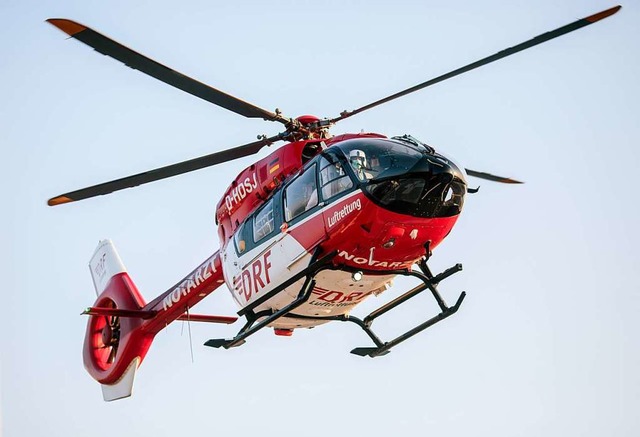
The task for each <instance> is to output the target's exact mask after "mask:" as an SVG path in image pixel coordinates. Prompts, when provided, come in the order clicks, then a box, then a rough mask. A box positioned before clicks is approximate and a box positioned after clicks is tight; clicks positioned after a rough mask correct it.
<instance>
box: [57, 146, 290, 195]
mask: <svg viewBox="0 0 640 437" xmlns="http://www.w3.org/2000/svg"><path fill="white" fill-rule="evenodd" d="M283 137H284V134H278V135H275V136H272V137H270V138H262V139H260V140H258V141H254V142H253V143H249V144H245V145H243V146H238V147H234V148H232V149H227V150H223V151H222V152H216V153H212V154H210V155H205V156H201V157H199V158H194V159H190V160H188V161H183V162H179V163H177V164H172V165H168V166H166V167H160V168H156V169H155V170H150V171H146V172H143V173H138V174H136V175H133V176H127V177H125V178H121V179H116V180H114V181H110V182H104V183H102V184H98V185H94V186H91V187H87V188H83V189H81V190H77V191H71V192H69V193H65V194H61V195H59V196H56V197H53V198H51V199H49V201H48V202H47V204H48V205H49V206H55V205H61V204H63V203H69V202H75V201H77V200H82V199H88V198H90V197H95V196H100V195H103V194H109V193H113V192H114V191H118V190H123V189H125V188H131V187H136V186H138V185H142V184H146V183H149V182H153V181H158V180H160V179H166V178H170V177H172V176H177V175H179V174H183V173H187V172H190V171H194V170H199V169H201V168H205V167H210V166H212V165H216V164H220V163H222V162H226V161H231V160H232V159H236V158H241V157H243V156H248V155H253V154H254V153H257V152H258V151H259V150H260V149H261V148H263V147H264V146H268V145H271V144H273V143H274V142H276V141H279V140H281V139H283Z"/></svg>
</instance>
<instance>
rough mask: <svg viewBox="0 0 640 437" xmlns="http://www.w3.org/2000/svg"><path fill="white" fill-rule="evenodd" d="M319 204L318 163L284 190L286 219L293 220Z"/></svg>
mask: <svg viewBox="0 0 640 437" xmlns="http://www.w3.org/2000/svg"><path fill="white" fill-rule="evenodd" d="M317 204H318V187H317V184H316V165H315V164H314V165H312V166H311V167H309V168H308V169H307V170H305V172H304V173H302V174H301V175H300V176H298V177H297V178H296V179H294V180H293V182H291V183H290V184H289V185H288V186H287V188H285V192H284V219H285V221H291V220H293V219H294V218H296V217H298V216H299V215H300V214H303V213H304V212H306V211H309V210H310V209H311V208H313V207H314V206H316V205H317Z"/></svg>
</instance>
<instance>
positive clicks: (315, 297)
mask: <svg viewBox="0 0 640 437" xmlns="http://www.w3.org/2000/svg"><path fill="white" fill-rule="evenodd" d="M400 138H402V137H396V138H394V139H389V138H386V137H383V136H381V135H377V134H361V135H357V134H349V135H345V136H341V137H339V138H337V139H329V140H324V141H322V142H320V147H317V148H316V149H315V156H314V157H308V156H307V157H306V159H307V160H306V162H304V163H303V161H305V157H304V156H303V151H304V150H307V151H308V150H309V149H308V147H307V148H306V149H305V147H306V146H307V145H308V143H310V144H314V145H315V143H317V141H312V140H309V141H302V142H296V143H290V144H288V145H285V147H283V148H281V149H279V150H278V151H276V152H274V153H273V154H272V155H269V156H268V157H267V158H265V159H263V160H261V161H260V162H258V163H257V164H255V165H253V166H251V167H249V168H248V169H246V170H244V171H243V172H241V173H240V175H239V176H238V178H237V179H236V181H234V183H232V184H231V186H230V187H229V189H228V190H227V192H226V194H225V196H224V198H223V199H222V200H221V202H220V203H219V205H218V215H217V219H218V223H219V226H220V229H219V234H220V237H221V239H222V241H221V247H222V249H221V256H222V265H223V272H224V277H225V281H226V284H227V287H228V288H229V290H230V291H231V294H232V296H233V298H234V300H235V301H236V303H237V304H238V306H239V307H241V308H244V307H246V306H247V305H249V304H251V303H253V302H255V301H256V300H257V299H259V298H260V297H262V296H264V295H265V294H267V293H268V292H270V291H271V290H273V289H274V288H275V287H278V286H279V285H280V284H283V283H285V282H286V281H287V280H288V279H290V278H292V277H293V276H295V275H296V274H297V273H299V272H300V271H302V270H303V269H304V268H306V267H307V266H308V265H309V263H310V261H311V259H312V256H313V254H314V252H316V251H317V250H319V251H320V252H321V253H332V252H334V253H335V254H336V255H335V257H334V259H333V261H332V268H331V269H327V270H324V271H322V272H320V273H318V274H317V275H316V277H315V286H314V288H313V290H312V292H311V293H312V294H311V296H310V298H309V299H308V300H307V301H306V302H305V303H304V304H303V305H301V306H299V307H298V308H296V311H295V313H294V314H292V315H290V316H289V317H283V318H280V319H278V320H277V321H275V322H274V323H273V324H272V326H274V327H275V328H277V329H278V331H277V332H282V330H285V331H286V330H291V329H294V328H299V327H311V326H315V325H318V324H321V323H326V321H328V320H322V317H327V316H336V315H340V314H345V313H348V312H349V311H350V310H351V309H353V308H354V307H355V306H356V305H358V304H359V303H361V302H363V301H364V300H365V299H366V298H367V297H369V296H371V295H377V294H379V293H381V292H383V291H384V290H386V289H387V288H388V287H389V286H390V285H391V282H392V280H393V278H394V277H395V276H396V274H397V272H398V271H400V270H407V269H410V268H411V265H412V264H414V263H415V262H416V261H417V260H419V259H420V258H422V257H424V256H425V254H426V251H427V250H430V249H433V248H435V247H436V246H437V245H438V244H440V242H442V240H443V239H444V238H445V237H446V236H447V235H448V234H449V232H450V231H451V229H452V228H453V226H454V224H455V223H456V221H457V219H458V216H459V214H460V212H461V210H462V205H463V201H464V195H465V193H466V181H465V177H464V173H462V171H461V170H460V169H459V168H458V167H457V166H456V165H455V164H454V163H453V162H452V161H451V160H449V159H447V158H445V157H443V156H442V155H439V154H438V153H436V152H435V151H434V150H433V149H432V148H431V147H429V146H427V145H424V144H422V143H419V142H417V141H415V140H414V139H411V141H413V142H411V141H409V140H408V139H400ZM406 138H410V137H406ZM288 146H289V147H290V150H287V147H288ZM291 150H293V151H296V152H298V153H299V154H298V155H297V158H296V155H295V154H294V153H291V155H292V156H294V158H295V159H297V162H299V165H298V167H297V168H296V165H295V164H293V165H292V164H291V163H290V162H289V161H288V160H287V158H286V157H287V156H288V154H289V153H290V151H291ZM277 163H281V164H282V167H281V169H277V170H276V171H273V172H272V173H271V178H270V179H267V180H264V179H263V178H260V177H259V174H260V173H261V171H262V165H266V166H267V167H270V169H273V168H275V166H276V165H278V164H277ZM268 170H269V168H268V169H267V172H266V173H267V174H269V171H268ZM262 173H265V172H264V171H262ZM283 175H284V176H283ZM274 180H275V181H276V182H275V183H274V182H273V181H274ZM269 183H271V185H270V186H271V187H272V191H271V192H268V193H267V194H266V195H265V192H266V191H268V187H269V185H268V184H269ZM245 204H246V205H251V206H249V207H245ZM245 208H246V209H249V208H252V209H251V211H250V212H248V213H243V211H245V210H246V209H245ZM229 212H230V213H229ZM241 214H242V215H244V217H241V216H240V215H241ZM230 231H231V232H230ZM302 284H303V279H300V280H298V281H296V282H294V283H293V284H291V285H290V286H288V287H286V288H284V289H283V290H282V291H281V292H279V293H277V295H275V296H274V297H273V298H270V299H268V300H267V301H266V302H264V303H262V304H261V305H259V306H258V307H256V308H255V311H262V310H278V309H281V308H283V307H285V306H286V305H288V304H289V303H291V302H292V301H293V300H294V299H295V298H296V296H297V295H298V293H299V290H300V288H301V287H302ZM296 315H300V316H302V317H300V318H296V317H295V316H296Z"/></svg>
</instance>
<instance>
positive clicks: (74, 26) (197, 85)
mask: <svg viewBox="0 0 640 437" xmlns="http://www.w3.org/2000/svg"><path fill="white" fill-rule="evenodd" d="M47 21H48V22H49V23H51V24H53V25H54V26H56V27H57V28H58V29H60V30H62V31H63V32H65V33H66V34H67V35H69V36H70V37H72V38H75V39H77V40H79V41H82V42H83V43H85V44H87V45H88V46H90V47H93V48H94V49H95V50H96V51H98V52H99V53H102V54H103V55H107V56H111V57H112V58H114V59H116V60H118V61H120V62H123V63H124V64H125V65H127V66H129V67H131V68H133V69H135V70H140V71H141V72H143V73H145V74H148V75H149V76H151V77H155V78H156V79H158V80H160V81H162V82H164V83H166V84H169V85H171V86H174V87H176V88H179V89H181V90H182V91H185V92H187V93H189V94H192V95H194V96H196V97H200V98H201V99H204V100H206V101H207V102H211V103H213V104H214V105H218V106H221V107H223V108H225V109H228V110H229V111H233V112H235V113H236V114H240V115H243V116H245V117H249V118H263V119H265V120H271V121H278V122H280V123H282V124H286V123H288V122H289V120H287V119H285V118H284V117H282V116H281V115H279V114H276V113H273V112H271V111H267V110H266V109H262V108H259V107H258V106H255V105H252V104H251V103H248V102H245V101H244V100H240V99H238V98H236V97H233V96H231V95H229V94H226V93H224V92H222V91H220V90H217V89H215V88H213V87H210V86H209V85H205V84H204V83H202V82H198V81H197V80H195V79H192V78H190V77H188V76H185V75H184V74H182V73H179V72H177V71H175V70H172V69H171V68H169V67H166V66H164V65H162V64H160V63H158V62H156V61H154V60H152V59H150V58H147V57H146V56H144V55H142V54H140V53H138V52H135V51H133V50H131V49H130V48H128V47H125V46H123V45H122V44H120V43H118V42H116V41H114V40H112V39H110V38H108V37H106V36H104V35H102V34H100V33H98V32H96V31H95V30H93V29H90V28H88V27H86V26H83V25H82V24H79V23H76V22H75V21H71V20H67V19H63V18H50V19H48V20H47Z"/></svg>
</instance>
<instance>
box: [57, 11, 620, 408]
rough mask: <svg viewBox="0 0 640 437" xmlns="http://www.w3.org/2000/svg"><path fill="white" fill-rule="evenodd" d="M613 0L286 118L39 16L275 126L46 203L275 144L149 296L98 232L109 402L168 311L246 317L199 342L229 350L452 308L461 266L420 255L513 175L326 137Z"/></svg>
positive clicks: (96, 365) (95, 321)
mask: <svg viewBox="0 0 640 437" xmlns="http://www.w3.org/2000/svg"><path fill="white" fill-rule="evenodd" d="M620 9H621V6H615V7H612V8H610V9H607V10H604V11H602V12H599V13H596V14H593V15H590V16H588V17H586V18H583V19H579V20H576V21H574V22H572V23H569V24H567V25H565V26H562V27H559V28H557V29H554V30H552V31H549V32H546V33H544V34H541V35H539V36H536V37H534V38H532V39H530V40H527V41H525V42H522V43H520V44H517V45H515V46H513V47H510V48H507V49H505V50H503V51H500V52H498V53H495V54H493V55H491V56H487V57H485V58H482V59H480V60H478V61H475V62H473V63H470V64H467V65H465V66H463V67H460V68H458V69H455V70H453V71H450V72H448V73H445V74H443V75H440V76H438V77H435V78H433V79H430V80H427V81H425V82H422V83H420V84H417V85H415V86H412V87H410V88H407V89H405V90H402V91H400V92H397V93H395V94H392V95H390V96H387V97H384V98H382V99H379V100H376V101H374V102H372V103H369V104H367V105H364V106H361V107H359V108H357V109H354V110H345V111H343V112H341V113H340V114H339V115H338V116H336V117H333V118H319V117H316V116H314V115H301V116H298V117H295V118H289V117H286V116H284V115H283V114H282V112H281V111H280V110H279V109H276V110H275V111H269V110H266V109H263V108H260V107H258V106H255V105H253V104H251V103H249V102H246V101H244V100H241V99H239V98H236V97H234V96H231V95H229V94H227V93H224V92H222V91H220V90H218V89H216V88H213V87H211V86H209V85H206V84H204V83H202V82H199V81H197V80H195V79H192V78H190V77H188V76H185V75H183V74H182V73H179V72H177V71H175V70H173V69H171V68H169V67H166V66H164V65H162V64H160V63H158V62H156V61H154V60H152V59H150V58H148V57H146V56H144V55H142V54H140V53H138V52H135V51H133V50H131V49H129V48H127V47H125V46H124V45H122V44H120V43H118V42H116V41H114V40H112V39H110V38H109V37H107V36H105V35H103V34H101V33H98V32H96V31H95V30H93V29H91V28H89V27H87V26H84V25H82V24H79V23H77V22H75V21H72V20H68V19H63V18H51V19H48V20H47V21H48V22H49V23H50V24H52V25H54V26H56V27H57V28H59V29H60V30H62V31H63V32H65V33H66V34H67V35H68V36H69V37H71V38H74V39H77V40H79V41H81V42H83V43H84V44H86V45H88V46H90V47H92V48H93V49H95V50H96V51H98V52H99V53H101V54H103V55H107V56H110V57H112V58H114V59H116V60H118V61H120V62H122V63H124V64H125V65H127V66H129V67H131V68H133V69H136V70H139V71H141V72H143V73H145V74H147V75H149V76H151V77H153V78H155V79H157V80H160V81H162V82H164V83H166V84H168V85H171V86H173V87H176V88H178V89H181V90H183V91H185V92H187V93H189V94H192V95H194V96H196V97H199V98H201V99H203V100H206V101H208V102H210V103H212V104H214V105H217V106H220V107H222V108H225V109H227V110H229V111H232V112H234V113H236V114H239V115H242V116H244V117H247V118H258V119H263V120H265V121H271V122H275V123H278V124H281V125H283V126H284V130H283V131H282V132H279V133H277V134H275V135H273V136H269V137H268V136H266V135H260V136H258V138H257V140H256V141H253V142H250V143H247V144H244V145H241V146H237V147H233V148H229V149H226V150H223V151H218V152H215V153H211V154H209V155H205V156H201V157H198V158H194V159H190V160H187V161H182V162H179V163H176V164H172V165H168V166H165V167H161V168H157V169H153V170H150V171H147V172H143V173H139V174H135V175H132V176H128V177H124V178H120V179H116V180H113V181H109V182H105V183H101V184H98V185H94V186H90V187H87V188H83V189H79V190H75V191H70V192H67V193H65V194H61V195H59V196H55V197H53V198H51V199H49V200H48V205H49V206H56V205H61V204H66V203H71V202H75V201H79V200H84V199H88V198H91V197H95V196H99V195H105V194H109V193H112V192H114V191H118V190H122V189H125V188H131V187H135V186H138V185H142V184H146V183H150V182H153V181H157V180H160V179H165V178H169V177H173V176H177V175H180V174H183V173H187V172H191V171H195V170H199V169H203V168H206V167H210V166H214V165H217V164H221V163H225V162H229V161H232V160H234V159H237V158H241V157H245V156H250V155H254V154H256V153H258V152H259V151H260V150H262V149H263V148H264V147H267V146H271V145H273V144H275V143H278V142H284V144H283V145H281V146H280V147H279V148H277V149H275V150H274V151H273V152H272V153H270V154H269V155H268V156H266V157H264V158H262V159H260V160H259V161H257V162H255V163H253V164H251V165H250V166H248V167H247V168H245V169H244V170H242V171H241V172H240V173H239V174H238V176H237V177H236V178H235V179H234V180H233V181H232V182H231V184H230V185H229V187H228V188H227V189H226V190H225V192H224V194H223V196H222V198H221V199H220V201H219V202H218V204H217V207H216V213H215V223H216V225H217V227H218V237H219V240H220V249H219V250H217V251H216V252H214V253H213V254H212V255H211V256H209V257H208V258H207V259H206V260H204V262H202V263H201V264H200V265H199V266H197V267H196V268H195V269H194V270H193V271H191V272H190V273H189V274H187V275H186V276H185V277H184V278H183V279H182V280H180V281H178V282H177V283H176V284H175V285H173V286H172V287H170V288H168V289H167V290H166V291H165V292H164V293H161V294H160V295H158V296H157V297H156V298H154V299H153V300H151V301H150V302H147V301H146V300H145V299H144V297H143V296H142V294H141V293H140V291H139V290H138V289H137V287H136V285H135V283H134V282H133V281H132V279H131V277H130V276H129V274H128V272H127V269H126V268H125V266H124V263H123V262H122V260H121V259H120V257H119V255H118V253H117V251H116V249H115V247H114V245H113V243H112V242H111V241H110V240H103V241H101V242H100V243H99V244H98V247H97V248H96V250H95V252H94V254H93V256H92V257H91V259H90V262H89V268H90V272H91V277H92V280H93V284H94V288H95V291H96V294H97V299H96V301H95V302H94V304H93V305H92V306H91V307H88V308H86V309H85V310H84V311H83V313H82V314H84V315H87V316H88V322H87V328H86V332H85V338H84V345H83V362H84V366H85V368H86V370H87V372H88V373H89V375H90V376H91V377H92V378H93V379H95V380H96V381H97V382H98V383H100V385H101V387H102V392H103V398H104V400H105V401H113V400H116V399H121V398H125V397H128V396H131V394H132V390H133V382H134V379H135V374H136V372H137V369H138V367H139V366H140V364H141V363H142V361H143V360H144V358H145V356H146V353H147V351H148V349H149V347H150V346H151V343H152V342H153V339H154V337H155V335H156V334H157V333H158V332H160V331H161V330H162V329H164V328H165V327H166V326H167V325H168V324H170V323H172V322H173V321H176V320H182V321H188V322H208V323H216V324H232V323H235V322H236V321H238V318H239V317H243V318H244V319H245V323H244V325H243V326H242V327H241V328H240V329H239V330H238V332H237V334H236V335H234V336H233V337H232V338H214V339H210V340H208V341H207V342H205V345H206V346H209V347H213V348H223V349H229V348H233V347H238V346H241V345H242V344H244V343H245V342H246V339H247V338H248V337H249V336H252V335H253V334H255V333H257V332H258V331H261V330H263V329H264V328H267V327H269V328H273V332H274V333H275V334H276V335H278V336H291V335H292V334H293V333H294V331H295V330H296V329H303V328H312V327H315V326H319V325H323V324H326V323H329V322H334V321H339V322H348V323H352V324H355V325H356V326H358V327H359V328H360V329H361V330H362V331H363V332H364V333H365V334H366V335H367V337H368V338H369V339H370V341H371V342H372V343H373V345H372V346H365V347H356V348H354V349H353V350H351V353H353V354H355V355H358V356H362V357H366V356H368V357H371V358H374V357H379V356H383V355H386V354H388V353H389V352H390V351H391V349H392V348H394V347H395V346H397V345H398V344H400V343H402V342H404V341H406V340H408V339H409V338H411V337H413V336H415V335H416V334H418V333H420V332H422V331H424V330H426V329H427V328H429V327H431V326H433V325H434V324H436V323H439V322H440V321H442V320H444V319H446V318H448V317H450V316H452V315H453V314H455V313H456V312H457V311H458V309H459V308H460V306H461V304H462V303H463V301H464V299H465V296H466V293H465V292H464V291H463V292H461V294H460V295H459V296H458V297H457V299H456V300H455V303H454V304H452V305H449V304H447V302H446V301H445V300H444V298H443V297H442V296H441V294H440V292H439V290H438V286H439V284H440V283H441V282H442V281H444V280H445V279H447V278H449V277H450V276H452V275H454V274H455V273H457V272H459V271H461V270H462V266H461V264H456V265H454V266H452V267H450V268H448V269H446V270H444V271H443V272H441V273H438V274H434V273H433V272H432V271H431V269H430V268H429V265H428V261H429V260H430V257H431V256H432V253H433V250H434V249H435V248H436V247H437V246H438V245H439V244H440V243H442V241H443V240H444V239H445V238H446V237H447V236H448V235H449V233H450V232H451V231H452V229H453V227H454V226H455V224H456V221H457V220H458V218H459V216H460V214H461V212H462V210H463V206H464V200H465V196H466V195H467V194H468V193H475V192H476V191H477V189H473V188H471V187H469V186H468V183H467V177H475V178H480V179H484V180H489V181H493V182H499V183H507V184H520V183H522V182H520V181H518V180H516V179H512V178H508V177H503V176H498V175H494V174H491V173H487V172H483V171H477V170H471V169H468V168H464V167H462V166H460V165H458V164H457V163H456V162H455V161H454V160H452V159H451V158H449V157H447V156H446V155H444V154H442V153H440V152H438V151H436V150H435V148H433V147H432V146H431V145H429V144H427V143H425V142H422V141H420V140H419V139H416V138H414V137H413V136H411V135H399V136H392V137H387V136H386V135H382V134H379V133H373V132H360V133H344V134H339V135H332V134H331V133H330V129H331V128H332V127H333V126H334V125H335V124H336V123H338V122H340V121H342V120H344V119H346V118H349V117H352V116H354V115H357V114H360V113H362V112H364V111H366V110H369V109H372V108H374V107H376V106H379V105H382V104H383V103H387V102H389V101H391V100H394V99H397V98H400V97H402V96H405V95H407V94H410V93H413V92H416V91H419V90H421V89H424V88H427V87H429V86H432V85H435V84H437V83H439V82H442V81H445V80H447V79H450V78H452V77H455V76H458V75H460V74H463V73H466V72H468V71H471V70H473V69H476V68H479V67H481V66H483V65H486V64H489V63H492V62H495V61H497V60H500V59H502V58H505V57H507V56H510V55H513V54H515V53H518V52H521V51H523V50H526V49H528V48H531V47H533V46H536V45H538V44H541V43H544V42H547V41H549V40H551V39H554V38H557V37H559V36H562V35H565V34H567V33H570V32H573V31H575V30H577V29H580V28H582V27H585V26H588V25H590V24H593V23H595V22H598V21H600V20H602V19H604V18H607V17H609V16H611V15H613V14H615V13H616V12H618V11H619V10H620ZM399 276H405V277H413V278H416V279H417V280H418V281H419V284H418V285H417V286H415V287H413V288H411V289H409V290H407V291H405V292H404V293H402V294H400V295H398V296H397V297H395V298H393V299H392V300H390V301H389V302H387V303H385V304H383V305H382V306H380V307H379V308H377V309H375V310H373V311H372V312H371V313H369V314H368V315H366V316H365V317H363V318H359V317H355V316H353V315H352V314H351V311H352V310H353V309H354V308H355V307H357V306H358V305H359V304H360V303H362V302H364V301H365V300H367V299H368V298H369V297H371V296H377V295H379V294H381V293H384V292H386V291H387V290H389V289H391V288H392V284H393V280H394V278H396V277H399ZM223 286H226V288H227V289H228V290H229V292H230V294H231V296H232V299H233V300H234V301H235V303H236V304H237V306H238V307H239V311H238V313H237V317H236V316H220V315H209V314H193V313H192V312H191V309H192V308H193V307H194V306H195V305H196V304H197V303H199V302H200V301H201V300H202V299H204V298H205V297H207V296H208V295H209V294H211V293H212V292H214V291H216V290H217V289H219V288H221V287H223ZM427 290H428V291H429V293H430V294H431V295H432V297H433V298H434V299H435V301H436V303H437V305H438V307H439V309H440V312H439V313H438V314H436V315H434V316H433V317H431V318H429V319H428V320H426V321H424V322H423V323H421V324H419V325H417V326H415V327H414V328H412V329H409V330H408V331H406V332H405V333H403V334H400V335H398V336H397V337H395V338H393V339H391V340H388V341H384V340H382V339H381V338H380V337H378V335H377V334H376V333H375V332H374V331H373V329H372V324H373V322H374V321H375V320H376V319H377V318H379V317H381V316H383V315H385V314H386V313H388V312H390V311H392V310H393V309H395V308H396V307H398V306H399V305H401V304H403V303H405V302H407V301H409V300H410V299H412V298H413V297H415V296H417V295H419V294H420V293H423V292H426V291H427Z"/></svg>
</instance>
